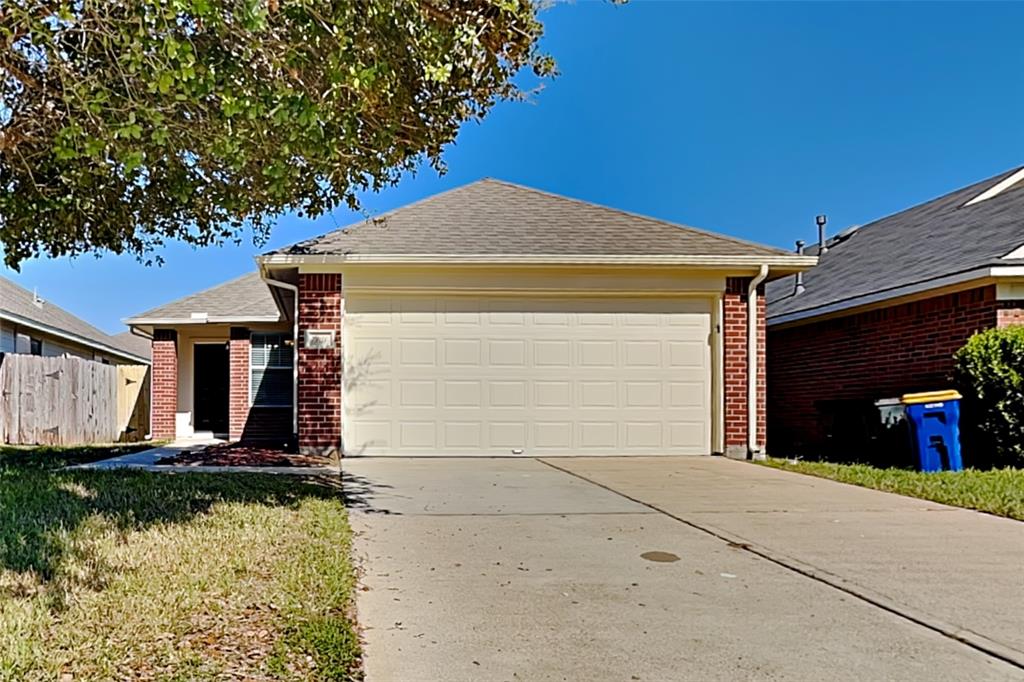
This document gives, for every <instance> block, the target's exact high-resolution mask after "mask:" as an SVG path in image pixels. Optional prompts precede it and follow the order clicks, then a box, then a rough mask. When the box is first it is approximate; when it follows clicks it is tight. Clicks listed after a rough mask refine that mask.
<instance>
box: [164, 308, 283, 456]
mask: <svg viewBox="0 0 1024 682" xmlns="http://www.w3.org/2000/svg"><path fill="white" fill-rule="evenodd" d="M293 366H294V361H293V340H292V332H291V328H290V325H288V324H286V323H284V324H280V323H279V324H259V325H249V326H244V327H243V326H234V325H226V324H202V325H177V326H173V327H157V328H155V329H154V330H153V368H154V372H153V376H154V384H153V437H154V438H156V439H168V440H173V441H179V442H180V441H185V442H187V441H193V442H197V443H201V442H209V441H213V440H216V439H220V440H228V441H242V442H246V443H264V444H273V445H275V446H278V447H284V446H288V445H291V444H292V443H293V442H294V416H293V415H294V411H293V404H294V390H293V387H294V376H293V372H294V370H293Z"/></svg>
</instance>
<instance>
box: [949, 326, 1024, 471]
mask: <svg viewBox="0 0 1024 682" xmlns="http://www.w3.org/2000/svg"><path fill="white" fill-rule="evenodd" d="M953 378H954V382H955V383H956V386H957V388H958V389H959V391H960V392H961V393H962V394H963V396H964V400H963V403H962V416H961V420H960V424H961V442H962V444H963V446H964V458H965V460H966V463H967V464H968V466H974V467H979V468H987V467H1003V466H1014V467H1022V466H1024V326H1013V327H1004V328H1002V329H989V330H987V331H983V332H980V333H978V334H975V335H974V336H972V337H971V338H970V339H969V340H968V341H967V343H966V344H965V345H964V347H963V348H961V349H960V350H959V351H957V353H956V366H955V369H954V372H953Z"/></svg>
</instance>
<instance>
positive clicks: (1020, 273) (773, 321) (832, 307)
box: [767, 265, 1024, 326]
mask: <svg viewBox="0 0 1024 682" xmlns="http://www.w3.org/2000/svg"><path fill="white" fill-rule="evenodd" d="M1007 278H1024V265H997V266H985V267H981V268H975V269H974V270H967V271H965V272H958V273H955V274H952V275H947V276H945V277H937V278H935V279H929V280H925V281H923V282H914V283H912V284H906V285H903V286H899V287H894V288H892V289H885V290H882V291H873V292H871V293H869V294H864V295H863V296H854V297H852V298H847V299H843V300H841V301H835V302H833V303H826V304H823V305H819V306H815V307H813V308H806V309H804V310H796V311H793V312H791V313H782V314H780V315H769V316H768V319H767V323H768V325H769V326H773V325H778V324H788V323H790V322H798V321H800V320H806V319H809V318H814V317H821V316H823V315H832V314H834V313H840V312H849V311H854V310H856V309H859V308H865V307H868V306H872V305H875V304H878V303H882V302H884V301H888V300H893V299H899V298H904V297H907V296H914V295H916V294H921V293H924V292H927V291H931V290H933V289H944V288H946V287H952V286H956V285H960V284H964V283H967V282H973V281H975V280H986V279H987V280H998V279H1007Z"/></svg>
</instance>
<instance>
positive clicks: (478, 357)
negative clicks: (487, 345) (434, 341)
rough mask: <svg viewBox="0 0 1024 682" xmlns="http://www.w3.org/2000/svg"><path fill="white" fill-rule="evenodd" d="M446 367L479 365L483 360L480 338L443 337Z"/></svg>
mask: <svg viewBox="0 0 1024 682" xmlns="http://www.w3.org/2000/svg"><path fill="white" fill-rule="evenodd" d="M441 343H442V345H443V348H444V355H443V357H444V365H445V366H446V367H479V366H480V363H481V361H482V360H483V345H482V344H481V343H480V339H443V340H442V342H441Z"/></svg>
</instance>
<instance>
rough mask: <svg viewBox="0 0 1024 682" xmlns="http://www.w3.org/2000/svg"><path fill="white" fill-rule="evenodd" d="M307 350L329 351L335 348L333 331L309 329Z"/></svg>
mask: <svg viewBox="0 0 1024 682" xmlns="http://www.w3.org/2000/svg"><path fill="white" fill-rule="evenodd" d="M305 345H306V348H308V349H310V350H328V349H331V348H334V330H333V329H307V330H306V344H305Z"/></svg>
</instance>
